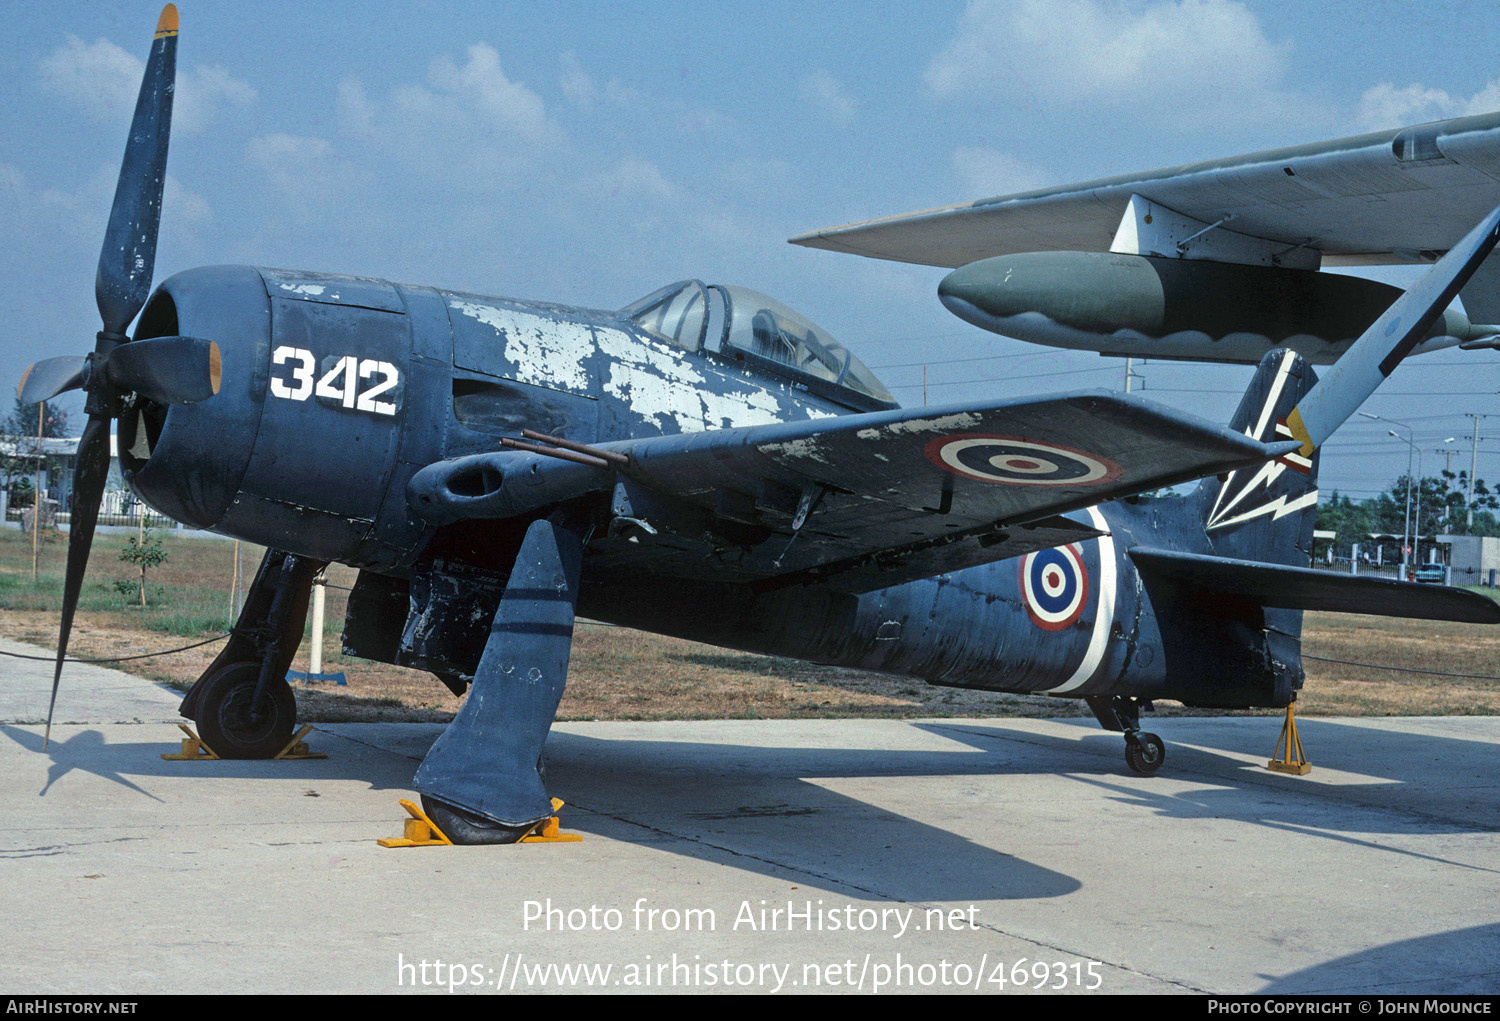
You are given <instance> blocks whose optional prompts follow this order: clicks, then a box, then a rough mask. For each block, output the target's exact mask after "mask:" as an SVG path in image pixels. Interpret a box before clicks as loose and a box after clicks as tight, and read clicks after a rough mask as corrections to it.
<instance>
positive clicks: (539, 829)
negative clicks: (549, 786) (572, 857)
mask: <svg viewBox="0 0 1500 1021" xmlns="http://www.w3.org/2000/svg"><path fill="white" fill-rule="evenodd" d="M564 804H565V802H564V801H563V800H562V799H561V798H553V799H552V811H554V812H556V811H558V810H559V809H560V808H562V807H563V805H564ZM561 825H562V824H561V823H560V822H559V821H558V819H557V816H555V815H554V816H552V818H550V819H543V820H542V821H541V822H539V823H537V824H536V825H535V826H533V827H532V828H531V832H530V833H528V834H526V836H524V837H522V838H521V839H520V841H519V843H522V844H572V843H576V842H578V841H581V840H582V839H583V837H581V836H579V835H578V834H577V833H562V832H560V831H559V827H560V826H561Z"/></svg>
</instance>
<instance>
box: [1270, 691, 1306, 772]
mask: <svg viewBox="0 0 1500 1021" xmlns="http://www.w3.org/2000/svg"><path fill="white" fill-rule="evenodd" d="M1295 710H1296V703H1295V702H1290V703H1288V704H1287V707H1286V722H1285V723H1283V724H1282V725H1281V737H1280V738H1279V739H1278V740H1277V741H1276V750H1275V751H1274V752H1272V753H1271V761H1270V762H1267V763H1266V768H1267V769H1274V770H1275V771H1276V772H1278V773H1292V774H1294V775H1296V776H1305V775H1306V774H1308V773H1310V772H1312V764H1311V763H1310V762H1308V761H1307V756H1306V755H1305V754H1304V753H1303V751H1302V738H1301V736H1300V735H1298V733H1297V713H1296V711H1295Z"/></svg>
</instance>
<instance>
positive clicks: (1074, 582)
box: [1021, 545, 1089, 631]
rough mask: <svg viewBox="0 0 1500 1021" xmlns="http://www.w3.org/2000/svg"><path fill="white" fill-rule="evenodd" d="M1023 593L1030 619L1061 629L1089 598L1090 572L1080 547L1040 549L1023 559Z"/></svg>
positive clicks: (1047, 626)
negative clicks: (1084, 562) (1085, 566)
mask: <svg viewBox="0 0 1500 1021" xmlns="http://www.w3.org/2000/svg"><path fill="white" fill-rule="evenodd" d="M1021 596H1022V599H1023V601H1024V602H1025V603H1026V614H1027V616H1029V617H1030V618H1031V622H1032V623H1033V624H1035V625H1036V626H1037V627H1039V628H1043V629H1045V630H1047V631H1061V630H1062V629H1063V628H1065V627H1067V626H1068V625H1069V624H1071V623H1073V622H1074V621H1075V620H1077V619H1078V615H1079V614H1081V613H1082V612H1083V607H1084V605H1085V604H1087V603H1088V600H1089V574H1088V571H1087V570H1085V569H1084V566H1083V551H1082V549H1081V548H1080V547H1079V546H1076V545H1074V546H1059V547H1057V548H1056V549H1044V550H1039V551H1037V552H1036V553H1028V554H1026V556H1024V557H1022V558H1021Z"/></svg>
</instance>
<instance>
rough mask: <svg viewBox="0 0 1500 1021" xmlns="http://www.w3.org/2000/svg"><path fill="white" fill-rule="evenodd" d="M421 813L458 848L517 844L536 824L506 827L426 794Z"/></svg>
mask: <svg viewBox="0 0 1500 1021" xmlns="http://www.w3.org/2000/svg"><path fill="white" fill-rule="evenodd" d="M422 811H423V812H426V813H427V818H429V819H431V820H432V821H433V822H434V823H436V824H437V828H438V829H440V830H442V831H443V836H445V837H447V838H448V839H449V840H451V841H453V842H454V843H455V844H465V845H473V844H514V843H515V842H516V841H518V840H520V839H521V838H522V837H524V836H525V835H526V834H527V833H529V832H531V830H532V829H534V828H535V826H536V824H535V823H532V824H531V825H530V826H505V825H502V824H501V823H498V822H495V821H494V820H493V819H486V818H485V817H484V816H482V815H475V814H474V813H473V812H467V811H465V810H464V809H462V808H457V807H455V806H453V805H450V804H448V803H447V802H445V801H439V800H437V799H436V798H429V797H428V796H427V795H425V794H424V795H422Z"/></svg>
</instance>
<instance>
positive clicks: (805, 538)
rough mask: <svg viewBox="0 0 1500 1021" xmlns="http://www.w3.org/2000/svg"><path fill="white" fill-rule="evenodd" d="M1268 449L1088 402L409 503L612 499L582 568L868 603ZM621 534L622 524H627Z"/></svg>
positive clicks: (769, 445)
mask: <svg viewBox="0 0 1500 1021" xmlns="http://www.w3.org/2000/svg"><path fill="white" fill-rule="evenodd" d="M1292 446H1293V444H1287V443H1283V444H1279V445H1278V444H1269V445H1268V444H1263V443H1261V442H1259V441H1257V440H1252V439H1250V438H1248V437H1246V436H1244V435H1243V434H1241V433H1238V432H1234V431H1231V430H1228V429H1225V428H1222V427H1220V426H1217V425H1213V424H1210V423H1208V422H1205V421H1203V420H1201V419H1197V418H1194V417H1192V416H1189V415H1185V414H1182V413H1180V412H1177V411H1174V410H1171V409H1168V408H1164V407H1161V406H1158V405H1155V404H1152V403H1151V402H1149V401H1145V400H1142V399H1140V398H1136V397H1131V396H1127V395H1122V394H1117V393H1111V392H1108V391H1097V392H1094V391H1085V392H1075V393H1067V394H1059V395H1054V396H1045V397H1039V398H1028V399H1021V400H1008V401H1002V402H995V403H989V404H982V405H956V406H951V407H943V408H919V409H900V410H895V411H882V412H874V413H869V414H860V415H847V416H839V417H836V418H824V419H815V420H812V421H804V422H790V423H778V424H773V425H759V426H747V427H740V428H732V429H722V430H713V431H708V432H699V433H689V434H682V435H674V436H661V437H652V438H647V439H636V440H626V441H618V442H613V443H604V444H600V445H599V446H598V447H596V448H591V449H594V450H596V451H603V452H606V453H607V454H608V455H610V456H611V457H612V458H616V459H618V458H619V457H620V456H621V455H623V458H624V459H625V460H624V461H617V462H616V463H615V464H614V465H613V466H611V467H607V468H606V467H603V466H602V462H601V463H600V464H594V465H589V464H578V463H575V462H572V461H564V460H559V459H557V458H553V457H549V456H546V455H544V454H539V453H525V454H521V453H515V452H510V451H497V452H493V453H487V454H478V455H473V456H470V457H466V458H460V459H457V460H454V461H445V462H441V463H439V464H436V465H432V466H429V467H428V468H426V469H424V470H423V471H422V472H420V473H419V474H418V475H417V476H416V478H414V479H413V482H412V487H411V489H410V490H409V492H410V494H411V495H412V498H413V499H412V505H413V507H414V508H415V509H416V510H417V512H418V513H420V514H422V515H423V516H424V517H427V518H428V519H429V520H432V521H434V522H435V523H439V524H446V523H451V522H453V521H457V520H461V519H465V518H498V517H508V516H512V515H514V514H516V513H517V512H518V511H519V509H520V507H521V506H522V504H519V503H517V500H522V499H524V494H526V493H527V492H535V493H537V494H538V497H537V498H536V501H537V502H536V506H541V505H542V504H543V502H555V501H558V500H560V499H561V498H563V497H565V496H566V495H567V494H570V493H572V494H576V495H582V494H583V493H586V492H589V491H595V492H602V491H605V490H610V489H613V490H614V496H613V508H612V509H613V512H614V520H615V522H616V526H614V527H612V528H611V530H610V533H609V534H608V535H602V536H598V537H596V539H595V540H594V541H593V542H592V543H591V544H590V547H589V548H590V555H591V556H601V557H604V558H607V559H611V560H620V561H623V562H627V563H634V562H638V563H639V566H640V567H641V569H643V570H651V571H656V572H660V573H665V574H668V575H671V576H682V577H697V578H711V579H719V580H724V581H733V582H752V583H754V582H759V583H763V584H767V585H780V584H794V583H799V582H807V581H813V580H820V581H822V580H826V581H827V582H828V583H829V584H830V585H832V586H833V587H836V588H842V589H844V590H846V591H867V590H870V589H875V588H882V587H885V586H888V585H893V584H897V583H900V582H903V581H908V580H912V579H915V578H919V577H929V576H932V575H935V574H941V573H944V572H946V571H952V570H958V569H960V568H963V567H969V566H973V565H975V564H981V563H987V562H990V561H994V560H1001V559H1006V558H1008V557H1013V556H1018V555H1021V554H1023V553H1027V552H1030V551H1032V550H1036V549H1044V548H1049V547H1052V546H1058V545H1063V544H1066V543H1070V542H1077V541H1081V540H1083V539H1086V538H1089V537H1091V536H1094V535H1097V534H1099V533H1098V532H1097V531H1096V530H1095V529H1093V528H1092V527H1090V526H1089V525H1087V524H1080V523H1078V522H1075V521H1071V520H1068V519H1066V518H1064V517H1061V515H1063V514H1066V513H1067V512H1070V511H1076V510H1080V509H1082V508H1085V507H1089V506H1093V505H1095V504H1098V503H1102V502H1105V501H1109V500H1115V499H1119V498H1121V497H1125V496H1128V495H1131V494H1134V493H1140V492H1143V491H1147V490H1151V489H1156V488H1158V487H1162V486H1169V485H1173V484H1176V483H1179V482H1183V481H1187V480H1190V479H1195V478H1199V477H1202V476H1204V475H1209V474H1216V473H1221V472H1226V471H1230V470H1233V469H1235V468H1238V467H1243V466H1249V465H1253V464H1259V463H1262V462H1264V461H1265V460H1267V459H1269V458H1271V457H1275V456H1277V455H1278V454H1284V453H1286V450H1287V449H1289V448H1290V447H1292ZM622 523H623V527H621V525H622Z"/></svg>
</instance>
